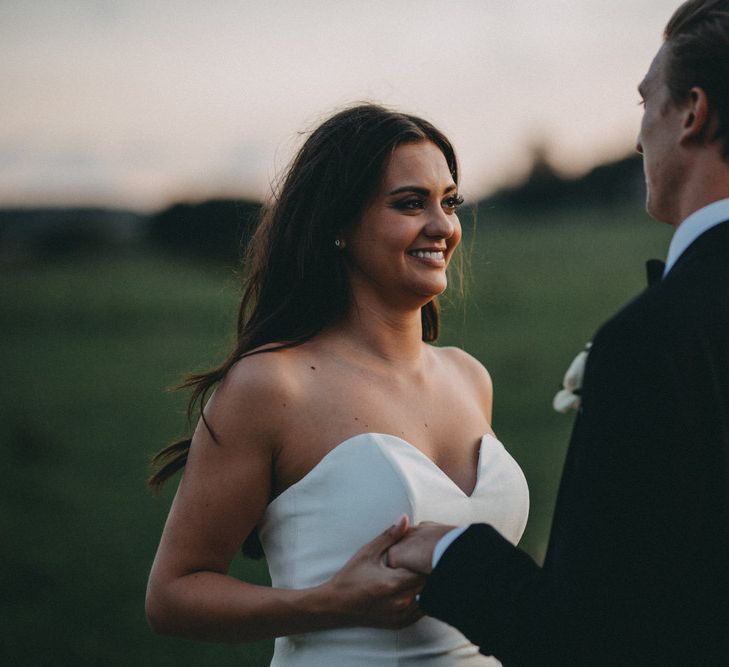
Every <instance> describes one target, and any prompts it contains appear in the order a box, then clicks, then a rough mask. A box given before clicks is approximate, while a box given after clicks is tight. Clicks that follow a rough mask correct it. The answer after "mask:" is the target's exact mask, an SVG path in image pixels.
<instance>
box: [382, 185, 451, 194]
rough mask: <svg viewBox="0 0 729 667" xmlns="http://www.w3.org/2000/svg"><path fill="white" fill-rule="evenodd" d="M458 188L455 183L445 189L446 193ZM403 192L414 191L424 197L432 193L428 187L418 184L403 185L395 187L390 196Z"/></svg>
mask: <svg viewBox="0 0 729 667" xmlns="http://www.w3.org/2000/svg"><path fill="white" fill-rule="evenodd" d="M456 189H457V186H456V184H455V183H453V184H451V185H449V186H448V187H447V188H446V189H445V190H444V194H447V193H449V192H453V191H454V190H456ZM402 192H414V193H415V194H418V195H422V196H423V197H428V196H429V195H430V190H428V188H421V187H420V186H418V185H403V186H401V187H399V188H395V189H394V190H393V191H392V192H389V193H388V196H392V195H399V194H400V193H402Z"/></svg>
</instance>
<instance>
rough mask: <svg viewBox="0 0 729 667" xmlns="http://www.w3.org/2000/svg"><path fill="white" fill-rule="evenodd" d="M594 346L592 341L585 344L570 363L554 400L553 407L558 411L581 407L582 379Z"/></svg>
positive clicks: (563, 411)
mask: <svg viewBox="0 0 729 667" xmlns="http://www.w3.org/2000/svg"><path fill="white" fill-rule="evenodd" d="M591 347H592V343H588V344H587V345H585V349H584V350H582V352H580V353H579V354H578V355H577V356H576V357H575V358H574V361H573V362H572V363H571V364H570V367H569V368H568V369H567V372H566V373H565V374H564V380H562V389H561V390H560V391H559V392H557V395H556V396H555V397H554V400H553V401H552V407H554V409H555V410H556V411H557V412H562V413H565V412H569V411H570V410H576V409H577V408H579V407H580V393H581V391H582V379H583V378H584V377H585V364H586V363H587V354H588V353H589V351H590V348H591Z"/></svg>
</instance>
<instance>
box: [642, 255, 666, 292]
mask: <svg viewBox="0 0 729 667" xmlns="http://www.w3.org/2000/svg"><path fill="white" fill-rule="evenodd" d="M665 270H666V263H665V262H663V261H661V260H660V259H649V260H648V261H647V262H646V263H645V272H646V276H647V278H648V287H650V286H652V285H655V284H656V283H658V282H660V281H661V280H662V279H663V272H664V271H665Z"/></svg>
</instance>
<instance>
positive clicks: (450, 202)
mask: <svg viewBox="0 0 729 667" xmlns="http://www.w3.org/2000/svg"><path fill="white" fill-rule="evenodd" d="M461 204H463V197H462V196H461V195H453V196H452V197H448V198H447V199H444V200H443V204H442V205H443V208H445V209H448V210H450V211H451V212H455V211H456V209H457V208H458V207H459V206H460V205H461Z"/></svg>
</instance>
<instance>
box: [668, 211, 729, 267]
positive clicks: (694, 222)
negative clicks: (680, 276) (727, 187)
mask: <svg viewBox="0 0 729 667" xmlns="http://www.w3.org/2000/svg"><path fill="white" fill-rule="evenodd" d="M727 220H729V199H719V200H718V201H715V202H712V203H711V204H709V205H708V206H704V208H700V209H699V210H698V211H695V212H694V213H692V214H691V215H690V216H689V217H688V218H686V219H685V220H684V221H683V222H682V223H681V224H680V225H679V226H678V228H677V229H676V232H675V233H674V235H673V238H672V239H671V245H670V246H669V248H668V259H667V260H666V269H665V270H664V272H663V277H664V278H665V277H666V275H668V272H669V271H670V270H671V269H672V268H673V265H674V264H675V263H676V261H677V260H678V258H679V257H680V256H681V255H682V254H683V253H684V251H685V250H686V249H687V248H688V247H689V246H690V245H691V244H692V243H693V242H694V241H695V240H696V239H697V238H699V236H701V235H702V234H703V233H704V232H707V231H709V230H710V229H711V228H712V227H714V226H716V225H718V224H719V223H721V222H726V221H727Z"/></svg>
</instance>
